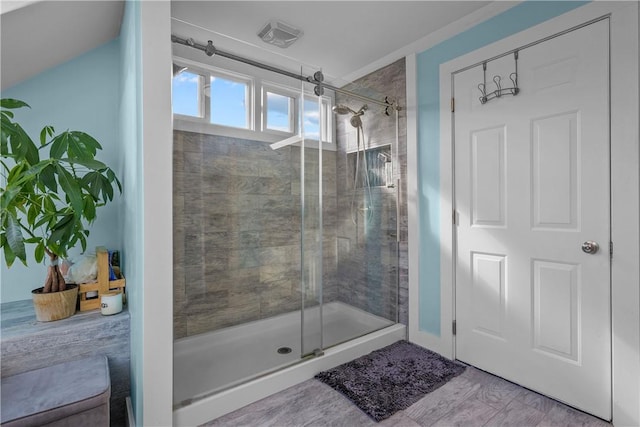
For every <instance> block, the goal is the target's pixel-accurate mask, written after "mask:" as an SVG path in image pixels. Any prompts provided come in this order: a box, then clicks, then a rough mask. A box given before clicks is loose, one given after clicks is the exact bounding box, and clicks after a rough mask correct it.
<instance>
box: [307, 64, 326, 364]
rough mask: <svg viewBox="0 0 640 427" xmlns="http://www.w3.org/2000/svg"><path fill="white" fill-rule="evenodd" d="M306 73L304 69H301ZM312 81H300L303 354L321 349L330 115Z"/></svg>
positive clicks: (317, 351)
mask: <svg viewBox="0 0 640 427" xmlns="http://www.w3.org/2000/svg"><path fill="white" fill-rule="evenodd" d="M302 73H303V75H305V74H304V73H305V70H304V68H303V69H302ZM313 89H314V88H313V86H312V85H311V84H305V82H302V83H301V87H300V90H301V93H300V100H301V102H300V130H301V136H302V141H301V142H300V199H301V204H302V214H301V215H302V223H301V241H300V256H301V270H302V274H301V280H300V290H301V304H302V310H301V321H302V331H301V345H302V356H303V357H304V356H307V355H310V354H315V355H319V354H321V352H322V347H323V344H322V317H323V316H322V314H323V305H322V298H323V295H322V289H323V275H322V271H323V262H322V261H323V234H322V232H323V212H322V206H323V203H322V184H323V168H322V160H323V150H322V139H323V132H322V129H324V127H325V122H326V120H327V118H326V117H325V116H326V114H325V113H323V110H322V97H320V96H315V95H314V94H313Z"/></svg>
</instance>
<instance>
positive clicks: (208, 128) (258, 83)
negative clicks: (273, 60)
mask: <svg viewBox="0 0 640 427" xmlns="http://www.w3.org/2000/svg"><path fill="white" fill-rule="evenodd" d="M173 62H174V63H175V64H176V65H180V66H185V67H187V71H188V72H191V73H194V74H198V75H200V76H201V80H202V82H201V83H202V84H201V87H200V91H201V93H199V94H198V96H199V98H200V108H201V112H202V113H203V116H202V117H195V116H186V115H181V114H173V127H174V129H176V130H183V131H188V132H196V133H204V134H210V135H220V136H228V137H233V138H240V139H251V140H255V141H263V142H269V143H274V142H278V141H281V140H283V139H286V138H290V137H292V136H295V135H300V133H301V129H300V127H301V126H300V120H299V119H300V116H301V114H302V110H303V105H302V104H303V102H302V100H301V98H302V96H301V93H300V92H301V90H300V87H299V86H298V87H296V86H295V84H292V85H288V84H282V83H277V82H274V81H273V80H272V78H274V76H273V75H272V73H270V72H267V71H262V70H260V69H256V68H255V67H248V66H244V64H237V65H231V64H225V68H224V69H223V68H220V67H216V66H212V65H209V64H203V63H201V62H198V61H194V60H190V59H187V58H183V57H179V56H174V57H173ZM249 72H251V73H252V75H249V74H248V73H249ZM211 76H219V77H221V78H224V79H227V80H233V81H238V82H246V83H247V84H248V88H249V89H248V91H249V93H250V95H249V100H248V102H249V105H248V106H247V114H248V115H249V128H248V129H243V128H237V127H232V126H225V125H220V124H214V123H211V111H210V109H211V106H210V101H209V99H208V98H209V97H208V96H206V95H205V93H204V90H205V89H204V85H205V84H206V83H207V79H208V78H210V77H211ZM287 80H288V79H286V78H283V81H287ZM292 83H293V81H292ZM267 92H272V93H275V94H278V95H283V96H287V97H290V98H293V100H294V102H293V104H294V105H293V113H292V115H291V120H293V132H283V131H278V130H275V129H267V128H266V124H267V122H266V119H267V117H266V115H267V108H266V107H267V105H266V94H267ZM304 99H306V100H312V101H316V100H317V97H316V95H315V94H314V93H313V92H312V89H311V88H309V90H305V92H304ZM321 100H322V105H323V106H326V107H325V112H324V113H325V115H326V116H327V117H326V120H325V129H320V132H321V136H322V139H323V141H322V148H323V149H325V150H331V151H335V150H336V144H335V143H334V142H335V129H334V125H333V120H331V108H332V106H333V105H334V103H335V94H334V93H333V92H332V91H329V90H326V89H325V95H323V96H322V97H321ZM306 141H308V142H309V143H310V144H309V145H307V146H308V147H313V146H314V145H317V144H318V141H317V140H315V139H309V138H307V140H306ZM296 145H297V144H296Z"/></svg>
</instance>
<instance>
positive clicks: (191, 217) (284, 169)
mask: <svg viewBox="0 0 640 427" xmlns="http://www.w3.org/2000/svg"><path fill="white" fill-rule="evenodd" d="M306 154H307V157H306V162H305V168H306V174H305V179H307V188H306V190H307V194H311V196H310V197H309V203H310V206H311V205H313V206H315V209H316V210H317V209H318V208H319V204H318V200H317V199H318V191H317V185H318V184H317V180H318V173H319V172H320V169H319V165H318V155H317V152H315V153H313V152H312V151H308V153H306ZM299 159H300V149H299V148H297V147H285V148H283V149H280V150H276V151H274V150H271V148H270V147H269V145H268V144H266V143H263V142H257V141H251V140H246V139H238V138H230V137H221V136H212V135H203V134H196V133H190V132H182V131H175V132H174V189H173V193H174V209H173V213H174V264H175V265H174V335H175V337H176V338H181V337H185V336H190V335H194V334H199V333H203V332H208V331H212V330H215V329H219V328H223V327H227V326H232V325H235V324H239V323H244V322H247V321H252V320H257V319H261V318H265V317H269V316H273V315H277V314H282V313H285V312H288V311H293V310H299V309H300V306H301V293H300V280H301V272H300V238H301V235H300V228H301V224H302V222H301V221H302V219H301V214H300V206H301V201H300V166H299ZM335 161H336V153H335V152H323V164H322V167H323V173H324V180H323V187H324V188H323V205H324V212H325V218H324V230H323V240H324V242H325V247H328V248H330V247H331V245H332V244H333V246H335V238H336V235H337V231H336V229H335V227H336V224H337V216H336V214H335V212H334V211H335V209H336V206H337V200H338V199H337V194H336V162H335ZM313 187H316V188H315V190H314V188H313ZM314 197H315V198H314ZM326 212H331V214H327V213H326ZM307 214H308V215H307V218H305V227H307V230H309V228H310V227H313V226H316V227H317V226H318V225H319V224H318V221H317V217H318V215H317V214H316V212H313V208H312V207H310V208H309V209H308V210H307ZM309 233H310V234H314V235H315V232H311V231H309ZM336 256H337V251H336V250H327V251H325V253H324V260H323V273H324V274H323V276H324V282H325V289H324V292H325V301H328V299H327V298H329V297H330V296H331V295H334V297H333V298H334V299H335V298H337V292H336V291H335V289H336V288H335V286H334V283H335V280H334V278H335V271H336V266H337V261H336V258H335V257H336ZM332 287H333V290H331V288H332Z"/></svg>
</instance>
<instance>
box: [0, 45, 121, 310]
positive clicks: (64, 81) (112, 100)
mask: <svg viewBox="0 0 640 427" xmlns="http://www.w3.org/2000/svg"><path fill="white" fill-rule="evenodd" d="M119 55H120V47H119V44H118V42H117V41H115V40H114V41H112V42H109V43H107V44H105V45H103V46H101V47H98V48H97V49H94V50H92V51H90V52H88V53H86V54H84V55H81V56H79V57H77V58H75V59H73V60H71V61H69V62H66V63H64V64H62V65H59V66H57V67H55V68H52V69H50V70H47V71H45V72H43V73H41V74H39V75H37V76H35V77H33V78H31V79H29V80H27V81H24V82H22V83H19V84H17V85H16V86H13V87H11V88H9V89H6V90H4V91H2V94H1V95H2V97H3V98H17V99H21V100H23V101H25V102H26V103H28V104H29V105H30V106H31V109H22V110H18V111H16V119H17V120H19V121H20V123H21V124H22V125H23V127H24V128H25V130H26V131H27V133H28V134H29V135H30V136H31V138H32V139H34V141H38V140H39V135H40V130H41V129H42V128H43V127H44V126H45V125H53V126H54V128H55V129H56V131H58V132H60V131H63V130H66V129H70V130H82V131H85V132H87V133H88V134H90V135H92V136H94V137H95V138H96V139H97V140H98V141H99V142H100V143H101V144H102V147H103V151H102V152H101V153H99V155H98V158H99V159H100V160H102V161H104V162H105V163H107V164H108V165H109V166H111V167H112V168H114V170H116V171H118V170H120V169H121V159H120V155H119V143H118V127H119V117H118V102H119V101H118V88H119V86H120V81H119V69H118V67H119V65H118V64H119V61H120V56H119ZM121 204H122V199H121V198H120V197H119V196H116V198H115V200H114V202H113V203H111V204H109V205H107V206H105V207H103V208H100V209H99V210H98V212H97V220H96V222H95V223H94V224H93V226H92V227H90V230H91V235H90V237H89V239H88V246H87V250H88V251H92V250H94V248H95V246H98V245H104V246H107V247H108V248H114V249H115V248H118V249H119V248H122V231H121V230H122V227H121V216H120V212H121ZM30 251H31V252H32V251H33V247H30ZM79 253H80V249H79V248H78V250H74V251H71V252H70V256H72V257H73V256H77V255H79ZM29 255H30V258H29V260H28V262H27V264H28V267H25V266H24V265H22V263H21V262H19V261H16V262H15V263H14V264H13V266H12V267H11V268H9V269H8V268H7V267H6V264H5V262H4V259H3V260H2V267H1V270H0V278H1V280H2V286H1V288H2V291H1V296H0V300H1V301H2V302H10V301H18V300H24V299H31V290H32V289H35V288H38V287H40V286H42V284H43V283H44V279H45V275H46V267H45V265H44V264H41V265H39V264H37V263H36V262H35V260H34V259H33V255H32V254H29Z"/></svg>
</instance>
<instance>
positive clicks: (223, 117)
mask: <svg viewBox="0 0 640 427" xmlns="http://www.w3.org/2000/svg"><path fill="white" fill-rule="evenodd" d="M208 89H209V90H208V91H207V92H208V94H209V96H210V99H211V123H213V124H216V125H223V126H231V127H236V128H243V129H248V128H249V113H248V111H249V109H248V105H249V102H248V98H249V96H248V95H249V85H248V84H247V83H244V82H239V81H235V80H229V79H225V78H222V77H218V76H211V83H210V86H209V88H208Z"/></svg>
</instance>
